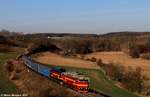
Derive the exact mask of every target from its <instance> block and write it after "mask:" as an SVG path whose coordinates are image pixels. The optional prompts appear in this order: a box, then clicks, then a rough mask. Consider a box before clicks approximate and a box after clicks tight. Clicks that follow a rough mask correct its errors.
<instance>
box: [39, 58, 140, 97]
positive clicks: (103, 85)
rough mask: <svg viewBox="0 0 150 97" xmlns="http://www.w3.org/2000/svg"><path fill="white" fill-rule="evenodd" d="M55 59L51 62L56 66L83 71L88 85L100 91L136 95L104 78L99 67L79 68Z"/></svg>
mask: <svg viewBox="0 0 150 97" xmlns="http://www.w3.org/2000/svg"><path fill="white" fill-rule="evenodd" d="M43 57H44V56H43ZM46 57H47V56H46ZM51 57H54V56H51ZM40 58H41V57H40ZM40 58H37V59H38V60H39V59H40ZM47 60H48V57H47ZM47 60H44V59H42V61H41V62H44V63H47V64H51V63H50V62H49V61H48V62H46V61H47ZM49 60H50V59H49ZM57 61H59V60H55V59H54V60H53V64H54V62H56V64H55V65H56V66H60V67H63V68H66V69H68V70H71V71H79V72H83V73H84V74H85V75H87V76H88V77H90V87H91V88H93V89H96V90H98V91H100V92H103V93H105V94H108V95H110V96H112V97H138V96H137V95H135V94H134V93H132V92H129V91H127V90H125V89H122V88H119V87H117V86H116V85H115V82H114V81H112V80H108V78H106V76H105V75H104V74H103V73H102V72H101V71H100V70H99V69H91V68H79V67H76V66H74V67H71V66H68V65H69V64H67V65H65V64H63V65H61V64H59V65H57ZM80 66H81V64H80Z"/></svg>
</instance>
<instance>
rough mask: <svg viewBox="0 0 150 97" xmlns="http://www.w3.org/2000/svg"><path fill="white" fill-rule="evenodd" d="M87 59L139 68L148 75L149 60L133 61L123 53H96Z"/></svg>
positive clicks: (139, 59) (149, 70) (149, 69)
mask: <svg viewBox="0 0 150 97" xmlns="http://www.w3.org/2000/svg"><path fill="white" fill-rule="evenodd" d="M86 57H87V58H92V57H95V58H97V59H102V61H103V63H117V64H120V65H123V66H125V67H133V68H134V67H141V68H142V69H143V70H144V71H146V72H148V73H150V60H145V59H141V58H137V59H133V58H131V57H130V56H129V55H127V54H125V53H123V52H96V53H92V54H88V55H86Z"/></svg>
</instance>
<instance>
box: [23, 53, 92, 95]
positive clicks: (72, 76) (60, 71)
mask: <svg viewBox="0 0 150 97" xmlns="http://www.w3.org/2000/svg"><path fill="white" fill-rule="evenodd" d="M21 58H22V60H23V62H24V64H25V65H26V66H27V67H28V68H30V69H31V70H33V71H35V72H38V73H39V74H41V75H43V76H45V77H47V78H50V79H54V80H56V81H57V82H59V83H60V84H63V85H65V86H67V87H70V88H71V89H73V90H75V91H77V92H80V93H88V91H89V85H90V84H89V78H88V77H85V76H84V75H83V74H80V73H78V72H72V71H67V70H66V69H64V68H61V67H55V66H54V67H51V68H50V67H48V66H45V65H42V64H40V63H38V62H36V61H33V60H32V58H31V57H29V56H26V55H22V56H21Z"/></svg>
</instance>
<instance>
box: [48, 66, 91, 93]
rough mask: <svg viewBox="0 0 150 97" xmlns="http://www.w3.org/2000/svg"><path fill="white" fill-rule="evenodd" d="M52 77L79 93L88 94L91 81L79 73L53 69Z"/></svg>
mask: <svg viewBox="0 0 150 97" xmlns="http://www.w3.org/2000/svg"><path fill="white" fill-rule="evenodd" d="M50 76H51V77H52V78H54V79H57V80H59V81H60V82H61V83H63V84H65V85H67V86H69V87H70V88H72V89H74V90H76V91H78V92H81V93H87V92H88V88H89V79H88V78H87V77H84V76H83V75H80V74H78V73H77V72H66V71H65V70H64V69H61V68H53V69H52V70H51V72H50Z"/></svg>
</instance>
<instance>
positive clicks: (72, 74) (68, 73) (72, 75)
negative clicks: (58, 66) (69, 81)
mask: <svg viewBox="0 0 150 97" xmlns="http://www.w3.org/2000/svg"><path fill="white" fill-rule="evenodd" d="M62 74H63V75H66V76H70V77H73V78H75V79H78V80H80V81H89V77H86V76H85V75H82V74H80V73H78V72H62Z"/></svg>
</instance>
